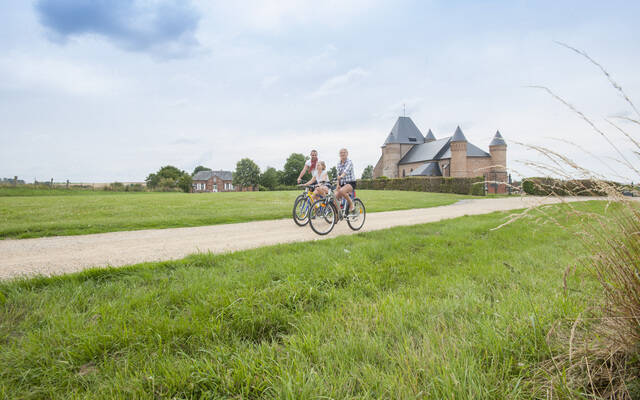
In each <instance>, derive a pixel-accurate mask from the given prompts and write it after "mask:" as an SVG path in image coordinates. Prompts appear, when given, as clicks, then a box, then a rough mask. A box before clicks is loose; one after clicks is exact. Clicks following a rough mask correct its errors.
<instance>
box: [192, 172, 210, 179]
mask: <svg viewBox="0 0 640 400" xmlns="http://www.w3.org/2000/svg"><path fill="white" fill-rule="evenodd" d="M209 178H211V171H198V172H196V174H195V175H194V176H193V178H192V179H193V180H194V181H208V180H209Z"/></svg>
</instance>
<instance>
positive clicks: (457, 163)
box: [450, 126, 467, 178]
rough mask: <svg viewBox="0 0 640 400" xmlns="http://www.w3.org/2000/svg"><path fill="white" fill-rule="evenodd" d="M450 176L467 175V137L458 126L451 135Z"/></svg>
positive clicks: (464, 176) (461, 176)
mask: <svg viewBox="0 0 640 400" xmlns="http://www.w3.org/2000/svg"><path fill="white" fill-rule="evenodd" d="M450 148H451V167H450V168H451V177H453V178H466V177H467V138H466V137H465V136H464V133H462V129H460V127H459V126H458V127H457V128H456V131H455V133H454V134H453V136H452V137H451V141H450Z"/></svg>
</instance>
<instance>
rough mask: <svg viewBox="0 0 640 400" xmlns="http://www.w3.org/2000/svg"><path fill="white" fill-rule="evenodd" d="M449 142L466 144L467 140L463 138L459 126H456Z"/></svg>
mask: <svg viewBox="0 0 640 400" xmlns="http://www.w3.org/2000/svg"><path fill="white" fill-rule="evenodd" d="M451 141H452V142H466V141H467V138H466V137H465V136H464V133H462V129H460V126H458V127H457V128H456V131H455V133H454V134H453V136H452V137H451Z"/></svg>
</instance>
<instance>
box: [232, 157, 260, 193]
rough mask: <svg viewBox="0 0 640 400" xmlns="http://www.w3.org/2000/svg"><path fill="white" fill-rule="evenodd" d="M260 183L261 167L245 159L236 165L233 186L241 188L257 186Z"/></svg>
mask: <svg viewBox="0 0 640 400" xmlns="http://www.w3.org/2000/svg"><path fill="white" fill-rule="evenodd" d="M259 182H260V167H258V165H257V164H256V163H254V162H253V161H252V160H251V159H249V158H243V159H242V160H240V161H238V163H237V164H236V172H235V173H234V174H233V184H234V185H235V186H240V187H253V186H257V185H258V183H259Z"/></svg>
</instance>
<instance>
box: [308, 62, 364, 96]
mask: <svg viewBox="0 0 640 400" xmlns="http://www.w3.org/2000/svg"><path fill="white" fill-rule="evenodd" d="M367 75H369V72H368V71H366V70H364V69H362V68H360V67H357V68H353V69H350V70H349V71H347V72H345V73H344V74H341V75H336V76H334V77H331V78H329V79H327V80H326V81H324V82H323V83H322V85H320V87H319V88H318V89H316V91H314V92H313V93H312V94H311V97H322V96H326V95H329V94H334V93H338V92H340V91H342V90H344V89H347V88H349V87H351V86H353V85H356V84H357V83H359V82H361V81H362V80H363V79H364V78H365V77H366V76H367Z"/></svg>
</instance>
